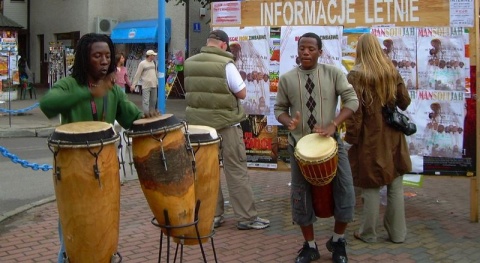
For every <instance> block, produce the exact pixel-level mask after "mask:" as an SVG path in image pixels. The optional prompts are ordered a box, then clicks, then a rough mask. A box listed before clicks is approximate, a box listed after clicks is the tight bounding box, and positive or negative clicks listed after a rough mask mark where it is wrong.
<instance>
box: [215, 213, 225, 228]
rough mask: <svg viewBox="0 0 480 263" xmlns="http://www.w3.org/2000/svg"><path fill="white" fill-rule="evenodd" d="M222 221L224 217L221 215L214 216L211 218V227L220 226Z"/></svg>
mask: <svg viewBox="0 0 480 263" xmlns="http://www.w3.org/2000/svg"><path fill="white" fill-rule="evenodd" d="M224 222H225V218H223V216H216V217H215V218H213V227H214V228H217V227H219V226H221V225H222V224H223V223H224Z"/></svg>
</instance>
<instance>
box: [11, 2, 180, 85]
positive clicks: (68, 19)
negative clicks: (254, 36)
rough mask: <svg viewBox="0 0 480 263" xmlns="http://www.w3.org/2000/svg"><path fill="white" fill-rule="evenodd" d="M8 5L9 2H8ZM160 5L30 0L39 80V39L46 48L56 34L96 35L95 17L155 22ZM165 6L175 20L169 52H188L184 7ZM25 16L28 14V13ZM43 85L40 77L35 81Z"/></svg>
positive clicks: (33, 63)
mask: <svg viewBox="0 0 480 263" xmlns="http://www.w3.org/2000/svg"><path fill="white" fill-rule="evenodd" d="M7 1H9V0H7ZM158 1H163V0H30V2H31V4H30V5H31V15H30V27H31V31H30V43H31V44H30V60H31V61H30V64H31V65H30V67H31V69H32V71H33V72H35V73H36V75H37V76H40V54H39V43H38V38H37V35H39V34H44V35H45V48H46V49H48V46H49V42H51V41H54V40H55V38H54V37H55V34H56V33H65V32H72V31H80V35H83V34H85V33H88V32H94V29H95V27H94V19H95V17H108V18H114V19H118V20H119V21H125V20H138V19H152V18H157V17H158V15H157V13H158ZM175 3H176V1H173V0H172V1H169V3H166V4H165V8H166V12H165V13H166V17H169V18H171V20H172V36H171V41H170V50H171V51H173V50H184V49H185V7H184V6H182V5H175ZM25 13H26V11H25ZM36 81H40V77H38V78H36Z"/></svg>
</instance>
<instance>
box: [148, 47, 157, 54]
mask: <svg viewBox="0 0 480 263" xmlns="http://www.w3.org/2000/svg"><path fill="white" fill-rule="evenodd" d="M152 55H153V56H156V55H157V53H155V51H153V50H151V49H150V50H148V51H147V56H152Z"/></svg>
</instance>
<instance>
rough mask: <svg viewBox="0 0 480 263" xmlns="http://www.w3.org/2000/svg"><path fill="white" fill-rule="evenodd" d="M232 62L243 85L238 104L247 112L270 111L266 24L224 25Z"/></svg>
mask: <svg viewBox="0 0 480 263" xmlns="http://www.w3.org/2000/svg"><path fill="white" fill-rule="evenodd" d="M217 29H221V30H224V31H225V32H226V33H227V34H228V36H229V38H230V49H231V51H232V53H233V55H234V56H235V57H236V61H235V64H236V66H237V68H238V70H239V71H240V74H241V75H242V77H243V78H244V80H245V84H246V86H247V97H246V98H245V99H244V100H242V105H243V107H244V108H245V112H246V113H247V114H257V115H258V114H260V115H266V114H268V113H269V112H270V107H269V105H268V98H269V95H270V94H269V93H270V40H269V39H270V27H244V28H239V27H224V28H217Z"/></svg>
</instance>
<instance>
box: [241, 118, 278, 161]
mask: <svg viewBox="0 0 480 263" xmlns="http://www.w3.org/2000/svg"><path fill="white" fill-rule="evenodd" d="M241 124H242V129H243V139H244V141H245V148H246V151H247V166H248V167H257V168H270V169H276V168H277V153H276V152H274V149H273V146H274V143H273V141H274V139H276V137H277V126H274V125H267V117H266V116H264V115H249V116H248V118H247V120H246V121H244V122H242V123H241Z"/></svg>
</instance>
